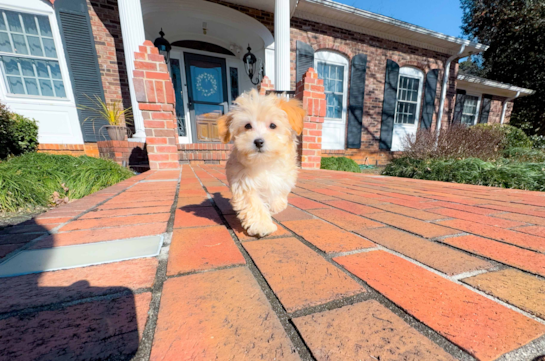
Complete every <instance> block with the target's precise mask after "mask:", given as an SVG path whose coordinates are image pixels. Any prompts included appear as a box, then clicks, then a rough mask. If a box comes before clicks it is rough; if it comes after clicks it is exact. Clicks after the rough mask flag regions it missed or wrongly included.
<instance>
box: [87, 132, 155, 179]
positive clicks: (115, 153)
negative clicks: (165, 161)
mask: <svg viewBox="0 0 545 361" xmlns="http://www.w3.org/2000/svg"><path fill="white" fill-rule="evenodd" d="M97 146H98V149H99V152H100V157H101V158H105V159H110V160H113V161H114V162H116V163H118V164H120V165H123V166H128V167H131V168H133V169H135V170H137V171H140V172H141V171H145V170H148V169H149V161H148V153H147V150H146V145H145V144H144V143H140V142H129V141H127V140H107V141H101V142H97Z"/></svg>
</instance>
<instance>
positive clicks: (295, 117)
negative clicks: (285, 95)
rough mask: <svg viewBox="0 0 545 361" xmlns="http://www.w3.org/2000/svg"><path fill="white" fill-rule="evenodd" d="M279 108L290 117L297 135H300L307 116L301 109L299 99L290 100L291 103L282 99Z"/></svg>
mask: <svg viewBox="0 0 545 361" xmlns="http://www.w3.org/2000/svg"><path fill="white" fill-rule="evenodd" d="M279 106H280V109H282V110H283V111H285V112H286V114H287V115H288V120H289V122H290V125H291V127H292V128H293V130H295V133H297V135H300V134H301V132H302V131H303V119H304V118H305V115H306V112H305V111H304V110H303V108H302V107H301V102H300V101H299V100H297V99H290V100H289V101H285V100H284V99H280V105H279Z"/></svg>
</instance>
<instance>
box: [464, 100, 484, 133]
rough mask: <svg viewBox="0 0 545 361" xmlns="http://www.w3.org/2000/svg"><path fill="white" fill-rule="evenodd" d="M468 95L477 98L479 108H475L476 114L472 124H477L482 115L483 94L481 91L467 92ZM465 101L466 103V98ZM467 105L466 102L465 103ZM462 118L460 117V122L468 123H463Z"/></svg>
mask: <svg viewBox="0 0 545 361" xmlns="http://www.w3.org/2000/svg"><path fill="white" fill-rule="evenodd" d="M465 96H466V97H468V96H469V97H474V98H477V108H476V109H475V112H476V113H475V116H474V118H473V124H470V125H475V124H477V123H479V118H480V117H481V101H482V99H483V96H482V94H481V93H474V92H471V93H469V92H466V94H465ZM464 103H465V99H464ZM464 105H465V104H464ZM463 117H464V108H462V118H463ZM462 118H460V123H462V124H466V123H463V122H462Z"/></svg>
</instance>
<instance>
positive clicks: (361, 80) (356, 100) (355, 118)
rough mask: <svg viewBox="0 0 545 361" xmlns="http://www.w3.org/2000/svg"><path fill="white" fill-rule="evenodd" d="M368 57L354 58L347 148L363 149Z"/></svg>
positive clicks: (360, 55)
mask: <svg viewBox="0 0 545 361" xmlns="http://www.w3.org/2000/svg"><path fill="white" fill-rule="evenodd" d="M366 69H367V55H365V54H358V55H356V56H354V57H353V58H352V70H351V72H350V73H351V74H350V92H349V94H350V97H349V99H348V136H347V148H351V149H360V148H361V126H362V120H363V97H364V93H365V71H366Z"/></svg>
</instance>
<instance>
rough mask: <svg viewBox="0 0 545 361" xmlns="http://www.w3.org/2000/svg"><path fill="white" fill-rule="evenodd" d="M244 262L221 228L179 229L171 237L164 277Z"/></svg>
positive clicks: (225, 230)
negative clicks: (165, 275)
mask: <svg viewBox="0 0 545 361" xmlns="http://www.w3.org/2000/svg"><path fill="white" fill-rule="evenodd" d="M244 263H245V261H244V257H243V256H242V254H241V253H240V251H239V250H238V248H237V246H236V245H235V242H234V241H233V239H232V238H231V235H230V234H229V232H228V231H227V229H226V228H225V227H221V226H216V227H207V228H204V229H199V228H182V229H177V230H175V231H174V234H173V235H172V243H171V245H170V256H169V259H168V268H167V274H168V275H175V274H178V273H185V272H191V271H198V270H205V269H210V268H216V267H222V266H230V265H235V264H244Z"/></svg>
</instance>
